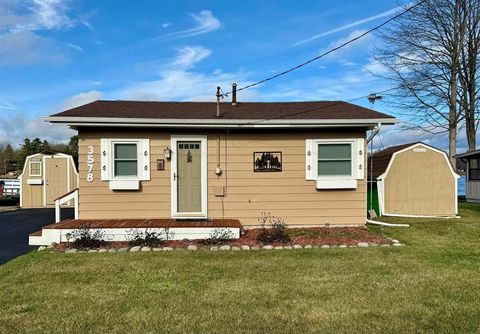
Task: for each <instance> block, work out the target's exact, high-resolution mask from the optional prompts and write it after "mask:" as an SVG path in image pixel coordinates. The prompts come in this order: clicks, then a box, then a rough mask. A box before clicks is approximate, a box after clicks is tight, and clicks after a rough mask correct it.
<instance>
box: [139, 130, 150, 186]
mask: <svg viewBox="0 0 480 334" xmlns="http://www.w3.org/2000/svg"><path fill="white" fill-rule="evenodd" d="M140 149H141V150H142V151H141V156H142V160H141V161H142V162H143V165H142V174H140V175H139V177H140V179H142V180H145V181H150V139H142V140H141V142H140Z"/></svg>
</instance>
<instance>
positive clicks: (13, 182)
mask: <svg viewBox="0 0 480 334" xmlns="http://www.w3.org/2000/svg"><path fill="white" fill-rule="evenodd" d="M19 194H20V180H19V179H0V196H13V197H17V196H19Z"/></svg>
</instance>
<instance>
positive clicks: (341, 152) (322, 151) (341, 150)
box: [317, 144, 352, 176]
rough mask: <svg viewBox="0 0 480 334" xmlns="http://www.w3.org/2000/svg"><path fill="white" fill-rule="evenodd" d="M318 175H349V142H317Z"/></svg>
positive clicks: (350, 170) (350, 160)
mask: <svg viewBox="0 0 480 334" xmlns="http://www.w3.org/2000/svg"><path fill="white" fill-rule="evenodd" d="M317 172H318V176H343V175H345V176H351V175H352V148H351V145H350V144H318V168H317Z"/></svg>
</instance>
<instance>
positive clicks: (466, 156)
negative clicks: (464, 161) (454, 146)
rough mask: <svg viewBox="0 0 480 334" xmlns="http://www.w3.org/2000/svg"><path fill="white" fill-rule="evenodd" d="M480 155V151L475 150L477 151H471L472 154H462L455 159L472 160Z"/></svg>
mask: <svg viewBox="0 0 480 334" xmlns="http://www.w3.org/2000/svg"><path fill="white" fill-rule="evenodd" d="M478 155H480V150H475V151H470V152H465V153H460V154H457V155H456V156H455V159H461V158H470V157H474V156H478Z"/></svg>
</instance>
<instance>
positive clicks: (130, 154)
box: [114, 144, 138, 176]
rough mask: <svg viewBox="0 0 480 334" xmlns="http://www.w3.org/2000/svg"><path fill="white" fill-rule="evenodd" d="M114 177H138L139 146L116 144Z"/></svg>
mask: <svg viewBox="0 0 480 334" xmlns="http://www.w3.org/2000/svg"><path fill="white" fill-rule="evenodd" d="M114 151H115V154H114V175H115V176H137V175H138V167H137V165H138V160H137V159H138V158H137V144H115V149H114Z"/></svg>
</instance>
